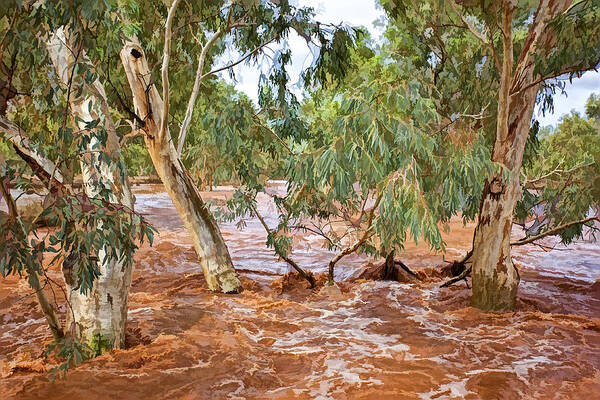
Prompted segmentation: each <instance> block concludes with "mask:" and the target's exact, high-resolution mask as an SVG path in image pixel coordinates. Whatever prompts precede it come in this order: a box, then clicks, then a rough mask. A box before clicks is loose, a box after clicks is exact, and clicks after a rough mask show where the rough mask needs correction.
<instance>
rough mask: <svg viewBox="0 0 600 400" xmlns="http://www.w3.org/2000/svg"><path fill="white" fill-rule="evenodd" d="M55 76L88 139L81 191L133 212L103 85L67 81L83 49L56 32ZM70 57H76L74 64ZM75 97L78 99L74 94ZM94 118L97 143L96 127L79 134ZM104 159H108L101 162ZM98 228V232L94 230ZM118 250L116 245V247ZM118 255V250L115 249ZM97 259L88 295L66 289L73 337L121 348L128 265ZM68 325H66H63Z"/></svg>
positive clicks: (50, 45) (53, 41)
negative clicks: (96, 274)
mask: <svg viewBox="0 0 600 400" xmlns="http://www.w3.org/2000/svg"><path fill="white" fill-rule="evenodd" d="M46 45H47V46H46V47H47V49H48V52H49V54H50V57H51V59H52V62H53V64H54V66H55V69H56V71H57V74H58V77H59V79H60V80H61V82H62V84H63V85H66V86H67V85H69V84H70V85H71V91H70V92H71V97H70V99H69V103H70V107H71V111H72V113H73V116H74V117H77V123H76V125H77V128H78V129H79V130H81V131H82V132H83V133H82V135H89V139H90V140H89V145H88V148H87V150H88V151H89V153H88V154H85V155H84V156H82V157H81V163H80V164H81V170H82V177H83V183H84V189H85V192H86V194H87V195H88V196H90V197H94V196H98V194H99V192H100V189H101V188H102V187H103V186H104V187H105V188H107V189H109V190H110V192H111V195H110V198H109V199H108V200H109V201H110V202H112V203H116V204H117V203H118V204H121V205H124V206H126V207H127V208H129V209H131V210H133V203H134V200H133V195H132V193H131V188H130V186H129V180H128V177H127V171H126V170H125V166H124V164H123V163H122V162H121V154H120V146H119V138H118V136H117V133H116V129H115V125H114V123H113V121H112V118H111V116H110V110H109V107H108V103H107V97H106V93H105V90H104V86H103V85H102V83H100V81H99V80H98V79H96V80H94V81H93V82H91V83H88V82H85V80H84V78H83V77H82V76H71V72H72V71H73V63H74V62H78V63H80V64H85V63H87V64H88V66H89V67H90V68H92V66H91V65H89V60H88V59H87V57H86V55H85V52H84V51H83V49H81V50H79V51H78V50H75V49H72V48H70V47H71V45H70V40H69V37H68V35H65V32H64V31H63V30H62V29H61V30H59V31H57V32H56V33H55V34H54V35H52V37H51V38H50V40H49V41H48V42H47V44H46ZM73 53H75V54H79V59H78V60H75V58H74V56H73ZM76 93H81V96H80V97H77V96H76V95H75V94H76ZM97 119H100V121H101V122H100V124H99V127H103V128H104V129H105V130H106V139H105V140H104V141H103V140H102V139H101V137H100V136H102V135H101V134H100V131H99V130H98V128H96V129H92V130H84V129H85V128H86V124H87V123H89V122H92V121H95V120H97ZM106 156H108V158H107V157H106ZM98 229H102V227H101V226H98ZM117 245H118V244H117ZM117 251H118V249H117ZM99 253H100V254H98V258H99V262H98V269H99V271H100V276H99V277H98V279H97V280H96V281H95V283H94V286H93V288H92V290H91V292H90V293H88V294H87V295H83V294H81V293H80V292H79V291H78V290H76V289H74V288H73V287H71V286H70V285H69V283H68V282H69V281H70V280H69V279H67V288H68V293H69V301H70V304H71V306H72V308H73V313H72V314H71V313H69V317H70V318H73V319H74V321H70V322H71V323H74V328H75V334H76V336H78V337H79V338H80V339H81V340H84V341H86V342H87V343H95V346H96V347H98V348H97V350H99V351H104V350H109V349H110V348H119V347H123V346H124V344H125V325H126V321H127V303H128V295H129V287H130V285H131V275H132V271H133V266H132V265H131V264H128V263H126V262H125V261H123V262H120V261H117V260H115V259H112V260H110V259H107V257H106V251H104V250H101V251H100V252H99ZM69 325H71V324H69Z"/></svg>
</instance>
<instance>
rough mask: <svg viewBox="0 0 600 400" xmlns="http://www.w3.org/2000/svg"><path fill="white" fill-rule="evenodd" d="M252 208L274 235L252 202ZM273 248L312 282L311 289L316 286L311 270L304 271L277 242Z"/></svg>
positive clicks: (268, 232) (267, 229)
mask: <svg viewBox="0 0 600 400" xmlns="http://www.w3.org/2000/svg"><path fill="white" fill-rule="evenodd" d="M248 200H250V199H248ZM250 208H251V209H252V213H254V215H255V216H256V218H258V220H259V221H260V223H261V225H262V226H263V228H265V231H266V232H267V235H269V236H272V235H273V232H272V231H271V228H269V225H267V222H266V221H265V219H264V218H263V216H262V215H261V214H260V213H259V212H258V210H257V209H256V207H255V206H254V204H252V203H250ZM273 249H274V250H275V253H277V255H278V256H279V257H281V258H282V259H283V260H284V261H285V262H286V263H288V264H289V265H290V266H292V268H294V269H295V270H296V271H297V272H298V273H299V274H300V276H302V277H303V278H304V279H306V280H307V281H308V283H310V288H311V289H313V288H314V287H315V285H316V282H315V277H314V276H313V274H312V273H311V272H306V271H304V270H303V269H302V268H301V267H300V266H299V265H298V264H297V263H296V262H295V261H294V260H292V259H291V258H290V257H289V256H288V255H287V254H285V252H284V251H282V249H281V248H280V247H279V246H278V245H277V244H273Z"/></svg>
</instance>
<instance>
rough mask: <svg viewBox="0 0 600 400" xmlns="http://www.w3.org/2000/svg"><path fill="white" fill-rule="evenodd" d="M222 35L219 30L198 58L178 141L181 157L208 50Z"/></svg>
mask: <svg viewBox="0 0 600 400" xmlns="http://www.w3.org/2000/svg"><path fill="white" fill-rule="evenodd" d="M222 34H223V30H221V29H218V30H217V31H216V32H215V34H214V35H212V36H211V38H210V39H208V42H206V44H205V45H204V46H203V47H202V51H201V52H200V56H199V57H198V67H197V68H196V78H195V79H194V87H193V89H192V94H191V95H190V100H189V101H188V105H187V109H186V110H185V117H184V119H183V124H181V129H180V130H179V139H178V140H177V155H178V156H180V157H181V152H182V151H183V143H184V142H185V138H186V136H187V131H188V129H189V127H190V121H191V120H192V114H193V112H194V105H195V104H196V99H197V98H198V91H199V90H200V83H201V82H202V80H203V78H204V76H203V75H202V71H203V70H204V64H205V63H206V56H207V55H208V50H210V48H211V47H212V46H213V44H214V43H215V42H216V41H217V39H219V37H220V36H221V35H222ZM163 98H164V94H163Z"/></svg>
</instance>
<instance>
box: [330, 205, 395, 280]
mask: <svg viewBox="0 0 600 400" xmlns="http://www.w3.org/2000/svg"><path fill="white" fill-rule="evenodd" d="M382 197H383V194H379V196H377V200H375V204H374V205H373V208H371V211H370V212H369V219H368V221H367V229H366V230H365V232H364V234H363V235H362V237H360V239H358V240H357V241H356V242H354V244H352V245H350V246H348V247H345V248H344V249H342V251H341V252H339V253H338V254H337V255H336V256H335V257H334V258H333V259H332V260H331V261H330V262H329V273H328V284H329V285H333V270H334V268H335V264H337V262H338V261H340V260H341V259H342V258H344V257H346V256H347V255H348V254H352V253H354V252H355V251H356V250H358V248H359V247H360V246H362V245H363V244H364V243H365V242H366V241H367V240H369V238H370V237H371V236H373V235H374V232H373V217H374V216H375V210H376V209H377V208H378V207H379V203H380V202H381V198H382Z"/></svg>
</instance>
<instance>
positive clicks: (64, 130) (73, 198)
mask: <svg viewBox="0 0 600 400" xmlns="http://www.w3.org/2000/svg"><path fill="white" fill-rule="evenodd" d="M70 11H71V10H70V9H69V8H68V7H67V8H62V7H60V5H59V7H56V4H54V3H51V2H39V3H33V4H32V3H25V4H14V7H13V8H9V9H7V10H6V11H5V12H4V14H5V15H4V16H3V18H2V20H3V21H5V22H7V24H6V28H7V29H6V30H5V31H3V41H2V52H1V53H0V54H1V55H2V58H3V67H4V68H3V69H4V70H5V71H8V73H7V75H6V78H8V79H4V80H3V81H4V82H9V83H10V86H12V87H13V88H15V90H14V91H13V92H14V95H13V96H12V97H10V98H8V97H5V99H4V104H3V107H2V109H3V115H2V116H0V118H1V123H0V128H1V131H2V136H3V139H4V140H6V142H7V143H10V144H11V146H12V148H13V149H14V151H15V153H16V154H17V155H18V156H19V157H20V158H21V159H22V160H23V161H25V163H12V164H11V165H10V168H5V169H4V171H3V172H4V174H3V175H4V176H5V177H6V179H8V182H9V186H10V187H15V188H17V189H21V190H22V191H27V192H31V193H37V194H39V195H40V196H42V197H43V198H44V203H43V211H42V213H41V214H40V215H38V216H37V217H36V218H35V219H34V221H26V220H24V218H23V217H22V216H20V215H19V214H18V213H16V212H14V211H12V212H11V213H10V215H9V216H8V217H7V218H6V219H4V220H3V225H2V232H1V233H2V236H3V238H4V242H3V245H2V248H1V262H2V265H1V266H2V274H3V275H4V276H5V275H6V274H9V273H15V274H16V273H18V274H23V273H25V274H26V275H27V277H28V280H29V283H30V285H31V286H32V288H34V290H35V291H36V293H37V295H38V298H39V297H40V296H41V294H42V293H43V288H42V287H41V286H40V281H41V280H42V279H43V280H44V281H45V283H44V286H45V285H47V284H51V285H52V282H53V281H52V279H51V278H50V277H49V276H48V274H46V267H44V266H43V264H42V256H43V254H45V253H56V254H55V257H54V258H53V260H52V262H51V264H55V263H57V262H59V261H61V260H62V272H63V276H64V279H65V282H66V286H67V293H66V294H65V297H66V300H67V304H68V311H69V312H68V314H67V317H68V321H69V322H68V324H67V325H68V329H66V330H63V329H62V328H61V327H59V326H58V325H59V324H57V323H56V322H51V323H50V326H51V328H52V330H53V333H54V336H55V338H62V337H63V336H64V335H65V333H67V334H68V335H69V336H70V337H72V338H73V339H75V340H77V341H80V342H82V343H83V344H84V345H85V346H87V347H95V351H96V352H101V351H104V350H107V349H111V348H113V347H121V346H123V345H124V338H125V322H126V319H127V298H128V292H129V284H130V281H131V271H132V256H133V252H134V250H135V249H136V248H137V244H136V243H137V241H140V240H143V239H144V237H145V236H146V235H149V236H148V237H149V238H150V235H151V234H152V230H151V228H150V227H148V226H147V225H146V223H145V222H144V220H143V219H142V218H141V216H139V215H138V214H136V213H135V212H134V211H133V198H132V195H131V192H130V189H129V184H128V181H127V175H126V173H125V170H124V164H123V162H122V159H121V156H120V151H119V141H118V138H117V136H116V132H115V128H114V125H113V122H112V119H111V117H110V112H111V110H110V108H109V106H108V103H107V99H106V95H105V93H104V88H103V87H102V85H101V84H100V82H99V80H98V74H97V73H96V72H95V70H94V67H93V65H92V64H91V62H90V61H89V59H88V58H87V56H86V55H85V50H84V45H88V46H90V41H91V42H95V39H96V35H97V34H98V32H99V30H97V29H95V28H92V29H91V30H90V26H82V25H81V23H80V21H79V20H78V19H76V18H74V14H73V13H71V12H70ZM88 11H92V10H88ZM96 11H97V10H96ZM98 15H100V14H98ZM104 22H105V24H106V25H107V26H109V27H110V26H111V24H113V25H112V27H114V26H115V25H114V23H115V20H114V19H113V20H111V19H110V18H107V19H106V20H105V21H104ZM64 25H68V26H69V36H71V35H73V36H72V37H69V38H67V36H66V35H65V34H64V31H63V28H62V27H63V26H64ZM109 30H110V28H109ZM92 31H93V33H92ZM90 47H92V48H94V47H95V46H93V45H92V46H90ZM7 55H9V56H10V57H6V56H7ZM8 60H10V63H6V62H5V61H8ZM52 62H54V64H55V69H53V68H52V67H51V66H52ZM8 117H10V119H9V118H8ZM78 168H80V171H81V172H82V177H83V181H84V189H85V192H84V193H78V192H77V191H75V190H74V189H73V188H72V185H71V184H72V182H73V180H74V174H75V173H76V172H78ZM27 169H29V171H30V172H27ZM33 176H37V178H39V181H40V182H41V184H42V186H40V185H39V184H36V183H35V180H34V178H33ZM9 194H10V193H6V195H5V196H4V197H5V198H8V197H9V196H8V195H9ZM40 218H45V219H46V220H47V221H50V222H51V223H52V224H54V225H57V226H58V229H56V230H54V231H50V232H47V233H46V235H45V236H42V237H39V236H38V234H37V231H36V224H35V222H36V220H38V219H40ZM31 235H33V236H34V238H33V239H31V240H29V239H30V238H29V236H31ZM40 303H41V304H43V302H42V301H40ZM42 309H43V311H44V313H45V314H46V318H47V319H48V320H49V322H50V319H51V318H50V317H51V316H52V314H53V311H52V310H51V307H50V308H49V307H47V306H43V307H42ZM49 316H50V317H49ZM71 343H73V342H71Z"/></svg>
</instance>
